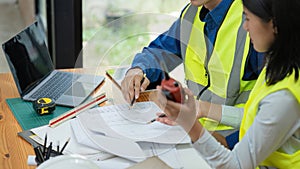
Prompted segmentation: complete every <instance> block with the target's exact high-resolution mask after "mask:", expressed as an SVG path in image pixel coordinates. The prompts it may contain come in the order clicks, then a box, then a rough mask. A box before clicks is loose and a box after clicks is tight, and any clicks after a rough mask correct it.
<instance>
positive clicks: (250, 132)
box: [158, 0, 300, 169]
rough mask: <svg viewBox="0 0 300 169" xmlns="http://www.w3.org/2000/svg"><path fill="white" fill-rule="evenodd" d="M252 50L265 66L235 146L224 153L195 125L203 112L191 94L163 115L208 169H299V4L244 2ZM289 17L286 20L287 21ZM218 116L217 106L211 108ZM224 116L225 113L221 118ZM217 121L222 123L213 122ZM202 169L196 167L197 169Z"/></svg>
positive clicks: (171, 104) (271, 0) (270, 0)
mask: <svg viewBox="0 0 300 169" xmlns="http://www.w3.org/2000/svg"><path fill="white" fill-rule="evenodd" d="M242 1H243V5H244V13H245V16H246V20H245V22H244V24H243V27H244V29H245V30H247V31H248V32H249V35H250V38H251V41H252V42H253V46H254V48H255V49H256V50H257V51H259V52H265V53H266V54H265V57H266V63H265V67H264V68H263V70H262V72H261V74H260V75H259V77H258V79H257V81H256V84H255V86H254V88H253V89H252V91H251V93H250V96H249V99H248V101H247V102H246V104H245V107H244V112H243V118H242V120H241V123H240V133H239V142H238V143H237V144H236V145H235V147H234V148H233V149H232V150H228V149H227V148H225V147H224V146H223V145H221V144H220V143H219V142H217V141H216V139H215V138H214V137H212V135H211V134H210V133H209V132H208V131H207V130H206V129H205V128H204V127H203V126H202V125H201V123H199V122H198V121H197V120H196V118H197V117H196V116H197V114H198V113H199V111H202V110H201V109H202V108H201V106H200V107H199V104H198V103H199V102H198V101H196V100H195V99H194V97H193V94H192V92H191V90H189V89H187V88H186V89H185V93H186V94H187V99H186V100H185V103H184V104H180V103H175V102H173V101H170V100H166V99H165V97H164V96H163V94H161V92H159V93H160V94H159V95H158V96H159V99H160V100H161V101H163V99H165V100H164V101H165V102H166V107H165V109H164V113H166V115H167V116H168V118H170V119H171V120H173V121H175V122H177V123H178V124H179V125H181V126H182V127H183V128H184V129H185V130H186V132H187V133H188V134H189V136H190V138H191V141H192V143H193V147H194V148H195V149H196V150H197V151H198V152H199V154H201V157H202V158H204V159H205V160H206V161H207V163H208V164H209V165H210V166H211V167H212V168H222V169H224V168H225V169H226V168H228V169H235V168H249V169H250V168H256V167H257V168H272V169H273V168H280V169H285V168H289V169H298V168H300V49H299V46H300V38H299V37H300V18H299V17H298V16H299V14H300V10H299V9H300V3H299V1H298V0H285V1H279V0H242ZM287 17H288V20H287ZM158 88H159V89H161V87H158ZM212 107H213V108H214V109H215V110H219V111H221V110H222V109H220V107H221V105H216V104H213V105H212ZM222 113H225V114H226V113H228V112H222ZM215 119H216V120H217V119H220V117H217V116H216V117H215ZM199 167H200V166H199Z"/></svg>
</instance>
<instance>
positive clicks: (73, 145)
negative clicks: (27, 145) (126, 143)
mask: <svg viewBox="0 0 300 169" xmlns="http://www.w3.org/2000/svg"><path fill="white" fill-rule="evenodd" d="M73 120H75V119H72V120H70V121H67V122H65V123H63V124H61V125H60V126H58V127H56V128H51V127H49V126H48V125H45V126H41V127H37V128H33V129H31V131H32V132H33V133H35V134H36V135H37V136H38V137H39V139H40V140H41V143H40V144H42V145H43V142H44V140H43V139H44V138H45V134H47V138H48V141H47V143H48V145H47V146H49V144H50V142H52V144H53V147H54V148H56V147H57V146H59V147H63V144H64V143H65V141H67V140H68V139H70V141H69V144H68V145H67V146H66V148H65V150H64V152H63V154H80V155H82V156H85V157H86V158H88V159H91V160H105V159H108V158H112V157H114V156H115V155H113V154H110V153H107V152H104V151H102V150H100V149H96V148H91V147H88V146H85V145H82V144H80V143H79V142H78V141H77V139H76V137H75V135H77V134H75V133H76V132H79V131H74V132H75V133H74V132H73V131H72V128H71V125H70V124H71V122H72V121H73Z"/></svg>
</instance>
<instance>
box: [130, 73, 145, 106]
mask: <svg viewBox="0 0 300 169" xmlns="http://www.w3.org/2000/svg"><path fill="white" fill-rule="evenodd" d="M145 78H146V73H144V74H143V78H142V80H141V84H143V83H144V80H145ZM135 99H136V98H135V96H133V98H132V100H131V102H130V107H132V106H133V103H134V102H135Z"/></svg>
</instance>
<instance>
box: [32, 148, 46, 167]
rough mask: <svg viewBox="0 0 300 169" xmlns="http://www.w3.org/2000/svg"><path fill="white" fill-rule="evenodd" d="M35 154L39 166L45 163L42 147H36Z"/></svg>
mask: <svg viewBox="0 0 300 169" xmlns="http://www.w3.org/2000/svg"><path fill="white" fill-rule="evenodd" d="M34 152H35V156H36V162H37V163H38V164H40V163H42V162H44V161H45V159H44V155H43V153H42V150H41V147H40V146H37V147H34Z"/></svg>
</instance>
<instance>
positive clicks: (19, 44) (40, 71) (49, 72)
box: [2, 21, 104, 107]
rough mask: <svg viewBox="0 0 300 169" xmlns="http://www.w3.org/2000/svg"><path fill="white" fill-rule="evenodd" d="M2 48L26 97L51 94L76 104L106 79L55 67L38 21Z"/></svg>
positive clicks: (66, 103)
mask: <svg viewBox="0 0 300 169" xmlns="http://www.w3.org/2000/svg"><path fill="white" fill-rule="evenodd" d="M2 49H3V51H4V54H5V57H6V60H7V62H8V64H9V68H10V70H11V73H12V75H13V78H14V81H15V83H16V86H17V88H18V91H19V94H20V96H21V98H22V99H23V100H26V101H35V100H37V99H38V98H41V97H49V98H51V99H53V100H54V101H55V103H56V104H57V105H62V106H69V107H76V106H77V105H79V104H81V103H82V102H84V101H85V100H86V99H87V98H88V96H89V95H90V94H91V93H92V92H93V91H94V90H95V89H96V88H97V87H98V86H99V85H100V84H101V83H102V82H103V81H104V77H103V76H96V75H89V74H79V73H72V72H63V71H59V70H55V69H54V65H53V63H52V60H51V57H50V54H49V52H48V48H47V46H46V44H45V34H44V32H43V30H42V28H41V26H40V25H39V23H38V22H37V21H36V22H34V23H33V24H31V25H30V26H28V27H26V28H25V29H24V30H22V31H21V32H19V33H18V34H16V35H15V36H14V37H12V38H11V39H9V40H8V41H6V42H5V43H3V44H2Z"/></svg>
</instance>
